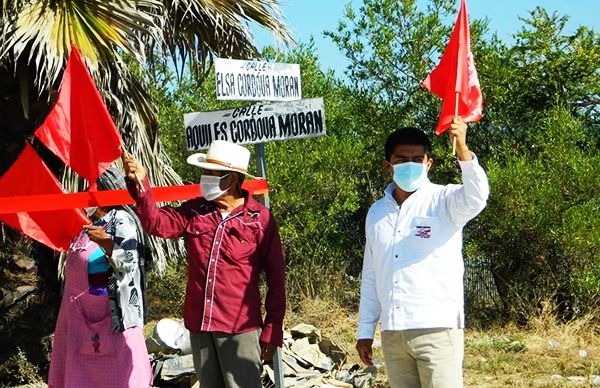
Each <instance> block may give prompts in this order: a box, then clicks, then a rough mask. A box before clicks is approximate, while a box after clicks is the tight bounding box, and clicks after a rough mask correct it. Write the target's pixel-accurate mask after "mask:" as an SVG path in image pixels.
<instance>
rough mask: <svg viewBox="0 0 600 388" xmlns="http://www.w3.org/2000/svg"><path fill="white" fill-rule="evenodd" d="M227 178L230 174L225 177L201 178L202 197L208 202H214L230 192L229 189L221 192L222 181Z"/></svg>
mask: <svg viewBox="0 0 600 388" xmlns="http://www.w3.org/2000/svg"><path fill="white" fill-rule="evenodd" d="M227 176H229V174H225V175H223V176H214V175H202V176H201V177H200V190H202V195H204V198H206V200H207V201H214V200H215V199H217V198H219V197H220V196H222V195H223V194H225V193H226V192H227V190H229V187H228V188H226V189H225V190H221V179H223V178H226V177H227Z"/></svg>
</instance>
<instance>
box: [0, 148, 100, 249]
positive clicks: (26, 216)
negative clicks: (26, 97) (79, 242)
mask: <svg viewBox="0 0 600 388" xmlns="http://www.w3.org/2000/svg"><path fill="white" fill-rule="evenodd" d="M62 193H64V191H63V189H62V187H61V185H60V183H59V182H58V180H57V179H56V177H55V176H54V175H52V172H50V170H49V169H48V167H46V165H45V164H44V162H43V161H42V159H40V157H39V156H38V155H37V154H36V153H35V151H34V150H33V148H31V146H30V145H29V144H26V145H25V149H24V150H23V152H21V155H19V158H18V159H17V160H16V161H15V162H14V163H13V165H12V166H11V167H10V168H9V169H8V171H7V172H6V173H5V174H4V175H3V176H2V177H0V197H2V198H7V197H17V196H23V195H37V194H62ZM0 221H2V222H4V223H5V224H7V225H10V226H11V227H13V228H15V229H17V230H18V231H20V232H22V233H24V234H26V235H27V236H29V237H31V238H32V239H34V240H37V241H39V242H41V243H43V244H45V245H47V246H49V247H50V248H52V249H55V250H59V251H66V250H67V249H68V248H69V244H70V243H71V240H72V239H73V237H74V236H75V235H76V234H77V233H79V232H80V231H81V230H82V227H83V225H85V224H89V223H90V220H89V219H88V218H87V217H86V215H85V214H84V213H83V212H82V211H81V210H80V209H65V210H53V211H38V212H30V213H25V212H20V213H13V214H1V215H0Z"/></svg>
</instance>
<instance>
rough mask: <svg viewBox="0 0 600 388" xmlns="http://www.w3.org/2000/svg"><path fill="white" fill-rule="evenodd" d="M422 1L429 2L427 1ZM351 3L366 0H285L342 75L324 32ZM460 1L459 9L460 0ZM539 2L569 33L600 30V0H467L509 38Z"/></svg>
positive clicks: (299, 26) (260, 35) (295, 30)
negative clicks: (562, 21)
mask: <svg viewBox="0 0 600 388" xmlns="http://www.w3.org/2000/svg"><path fill="white" fill-rule="evenodd" d="M419 1H420V2H421V3H423V4H425V3H426V1H427V0H419ZM348 2H350V3H351V4H352V7H353V8H354V9H358V8H359V7H360V5H361V4H362V0H281V4H282V11H283V14H284V17H285V21H286V23H287V25H288V26H289V27H290V29H291V30H292V34H293V36H294V38H295V39H296V40H297V41H298V42H307V41H308V40H309V39H310V37H311V36H312V37H314V40H315V47H316V50H317V54H318V55H319V58H320V61H321V65H322V66H323V68H326V69H334V70H335V71H336V73H337V74H338V75H340V76H341V75H342V74H343V70H344V68H345V67H346V65H347V62H346V60H345V58H344V56H343V55H342V54H341V53H340V52H339V51H338V49H337V48H336V46H335V45H334V44H333V43H332V42H331V40H330V39H329V38H326V37H324V36H323V31H325V30H335V29H336V27H337V23H338V21H339V20H340V19H341V18H342V17H343V14H344V7H345V5H346V4H348ZM456 4H457V8H458V4H459V0H456ZM538 5H539V6H543V7H544V8H546V10H548V11H558V12H559V13H560V14H564V15H567V16H569V17H570V20H569V24H568V25H567V30H568V31H569V32H571V31H575V29H576V28H577V26H579V25H585V26H588V27H591V28H593V29H594V30H595V31H597V32H600V0H467V7H468V10H469V17H470V18H484V17H486V16H487V17H488V18H489V19H490V29H491V30H492V31H496V32H498V34H499V36H500V38H502V39H503V40H506V41H510V39H511V35H512V34H513V33H514V32H516V31H517V30H518V29H519V28H520V26H521V25H522V23H521V21H520V20H519V19H518V16H527V14H528V11H529V10H531V9H533V8H535V7H536V6H538ZM255 38H256V43H257V45H258V46H259V47H263V46H265V45H273V44H274V41H273V38H272V37H271V36H270V35H269V34H267V33H265V32H263V31H257V32H256V36H255Z"/></svg>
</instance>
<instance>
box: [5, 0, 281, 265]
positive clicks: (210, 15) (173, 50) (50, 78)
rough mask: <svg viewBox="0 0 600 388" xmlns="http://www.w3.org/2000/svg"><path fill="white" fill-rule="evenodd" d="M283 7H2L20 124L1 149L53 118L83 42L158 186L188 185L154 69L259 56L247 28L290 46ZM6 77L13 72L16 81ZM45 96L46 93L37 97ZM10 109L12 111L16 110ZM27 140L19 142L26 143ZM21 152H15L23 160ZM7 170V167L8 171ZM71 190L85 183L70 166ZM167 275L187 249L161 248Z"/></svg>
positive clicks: (149, 3) (130, 1)
mask: <svg viewBox="0 0 600 388" xmlns="http://www.w3.org/2000/svg"><path fill="white" fill-rule="evenodd" d="M278 3H279V0H239V1H236V0H165V1H159V0H111V1H106V0H78V1H73V0H19V1H17V0H2V1H1V2H0V5H1V6H2V9H1V14H0V33H1V34H2V36H0V85H11V87H14V85H18V88H14V89H15V90H12V89H11V90H0V97H2V98H4V99H5V100H6V99H9V100H14V99H15V98H16V99H18V101H19V102H20V106H21V111H22V116H23V117H21V118H20V122H18V123H16V121H18V120H17V119H16V118H15V115H18V112H16V113H15V110H14V107H15V106H17V105H16V104H15V103H14V102H12V101H11V103H10V104H8V103H5V104H4V105H3V106H0V117H11V125H12V126H13V127H14V128H11V130H10V131H0V137H2V138H1V139H0V140H2V141H1V142H0V144H4V143H11V144H10V145H11V146H12V143H18V141H14V142H13V141H12V137H10V138H9V137H8V136H5V133H9V132H10V133H12V134H11V136H14V135H13V134H14V133H16V132H18V131H21V132H23V133H22V134H21V135H22V139H24V138H25V137H27V136H30V135H31V134H32V133H33V131H34V130H35V129H36V128H37V126H38V125H39V124H40V123H41V121H43V119H44V117H45V115H46V114H47V113H48V111H49V109H50V107H51V104H52V103H53V100H54V98H56V91H57V89H58V86H59V84H60V79H61V75H62V71H63V69H64V66H65V63H66V60H67V58H68V55H69V53H70V50H71V47H72V44H76V45H77V46H78V47H79V50H80V52H81V54H82V57H83V58H84V60H85V61H86V64H87V65H88V68H89V69H90V72H91V74H92V77H93V78H94V79H95V81H96V84H97V85H98V88H99V90H100V92H101V93H102V95H103V97H104V99H105V101H106V103H107V106H108V107H109V110H110V112H111V114H112V116H113V118H114V119H115V123H116V124H117V127H118V128H119V129H120V131H121V133H122V134H123V138H124V141H125V144H126V147H127V148H128V150H129V151H130V152H131V153H133V154H134V155H135V156H136V157H137V158H138V159H140V160H141V162H142V163H143V164H144V165H146V166H148V167H149V168H148V170H149V172H150V174H151V179H152V182H153V183H154V184H155V185H160V186H164V185H174V184H181V179H180V178H179V176H178V175H177V174H176V173H175V171H173V169H172V168H171V167H170V166H171V163H170V161H169V158H168V156H167V155H166V153H165V150H164V149H163V147H162V145H161V143H160V141H159V139H158V136H157V133H158V132H157V131H158V119H157V115H156V113H157V112H156V109H155V104H154V101H153V98H152V95H151V94H150V92H149V88H148V87H147V85H145V84H144V82H145V81H144V80H146V79H148V77H145V74H146V73H145V72H146V71H147V69H148V65H151V64H152V63H154V61H156V60H159V61H163V63H165V64H167V59H166V58H170V59H172V61H171V62H170V63H169V64H167V65H171V66H172V65H173V64H174V65H175V67H179V68H183V67H184V66H186V64H189V65H191V66H193V67H194V68H196V69H202V68H203V66H204V64H205V63H206V61H207V59H209V58H210V57H211V55H213V54H214V55H218V56H222V57H233V58H252V57H256V56H257V52H256V48H255V46H254V42H253V38H252V33H251V31H250V29H249V25H248V23H250V22H255V23H257V24H259V25H261V26H263V27H265V28H267V29H269V30H271V31H272V32H273V33H274V35H275V36H276V37H278V39H280V40H282V41H285V42H291V37H290V36H289V34H288V32H287V29H286V27H285V25H284V24H283V22H281V14H280V11H279V8H278ZM7 69H13V73H12V74H10V73H11V72H10V71H7ZM36 91H37V93H36ZM10 109H13V110H12V111H10ZM22 139H18V140H22ZM20 146H21V145H20V144H18V147H16V148H15V150H14V152H13V153H14V154H15V155H16V153H17V151H18V150H17V148H19V147H20ZM0 167H2V164H0ZM62 181H63V184H64V186H65V188H66V189H67V190H69V191H77V190H81V189H82V187H81V186H82V185H83V182H81V181H80V179H79V178H78V177H77V176H76V175H75V174H73V173H72V172H71V171H70V170H69V169H68V168H65V169H64V174H63V179H62ZM153 242H154V244H155V248H156V249H155V251H156V252H157V254H158V255H159V259H158V262H159V265H158V266H159V268H161V267H162V268H164V264H165V263H166V259H167V258H174V257H180V256H181V255H182V254H183V245H182V243H181V241H167V242H165V241H164V240H161V241H160V242H159V241H158V240H156V239H155V240H153Z"/></svg>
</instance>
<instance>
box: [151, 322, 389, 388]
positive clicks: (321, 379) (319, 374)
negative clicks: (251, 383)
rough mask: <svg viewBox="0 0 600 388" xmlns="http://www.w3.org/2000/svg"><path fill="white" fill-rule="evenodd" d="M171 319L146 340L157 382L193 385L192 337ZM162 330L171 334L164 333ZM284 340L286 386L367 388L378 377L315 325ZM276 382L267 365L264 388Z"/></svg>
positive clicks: (293, 331)
mask: <svg viewBox="0 0 600 388" xmlns="http://www.w3.org/2000/svg"><path fill="white" fill-rule="evenodd" d="M169 321H170V322H163V321H161V322H159V324H158V325H157V328H158V330H156V329H155V332H154V334H153V335H152V336H151V337H150V338H148V340H147V342H146V343H147V345H148V347H149V350H150V351H151V352H153V353H152V365H153V370H154V374H155V384H156V385H157V386H163V387H167V386H169V387H174V386H178V387H181V386H192V385H193V384H194V383H196V384H197V382H196V381H195V378H194V376H193V374H194V364H193V360H192V356H191V354H189V353H190V349H189V348H188V346H186V345H187V344H188V343H189V340H186V338H185V336H186V335H187V336H189V332H187V331H185V329H183V330H182V329H181V328H182V327H183V326H182V322H180V321H179V325H181V326H179V327H177V324H176V323H175V321H174V320H169ZM166 328H168V330H166ZM161 331H163V332H164V333H172V334H169V335H167V334H162V335H161ZM283 342H284V344H283V347H282V349H281V350H282V352H281V359H282V360H281V361H282V362H281V367H282V370H283V376H284V378H283V385H284V387H294V388H313V387H324V388H325V387H327V388H329V387H340V388H366V387H370V386H371V385H372V383H373V381H374V380H375V375H376V372H377V370H376V369H375V368H366V369H363V368H361V366H360V365H358V364H353V363H349V362H348V353H347V352H346V351H344V350H343V349H342V348H340V347H339V346H338V345H336V344H335V343H334V342H333V341H332V340H331V339H329V338H327V337H323V336H322V335H321V331H320V330H319V329H317V328H316V327H314V326H312V325H307V324H300V325H297V326H295V327H293V328H292V329H291V331H289V332H287V331H286V332H285V333H284V340H283ZM178 347H179V348H180V349H179V350H178ZM182 350H183V352H182ZM168 353H178V354H168ZM185 353H187V354H185ZM275 381H276V378H275V371H274V369H273V365H265V366H264V369H263V387H265V388H275V387H276V385H275ZM277 388H283V387H277Z"/></svg>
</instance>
